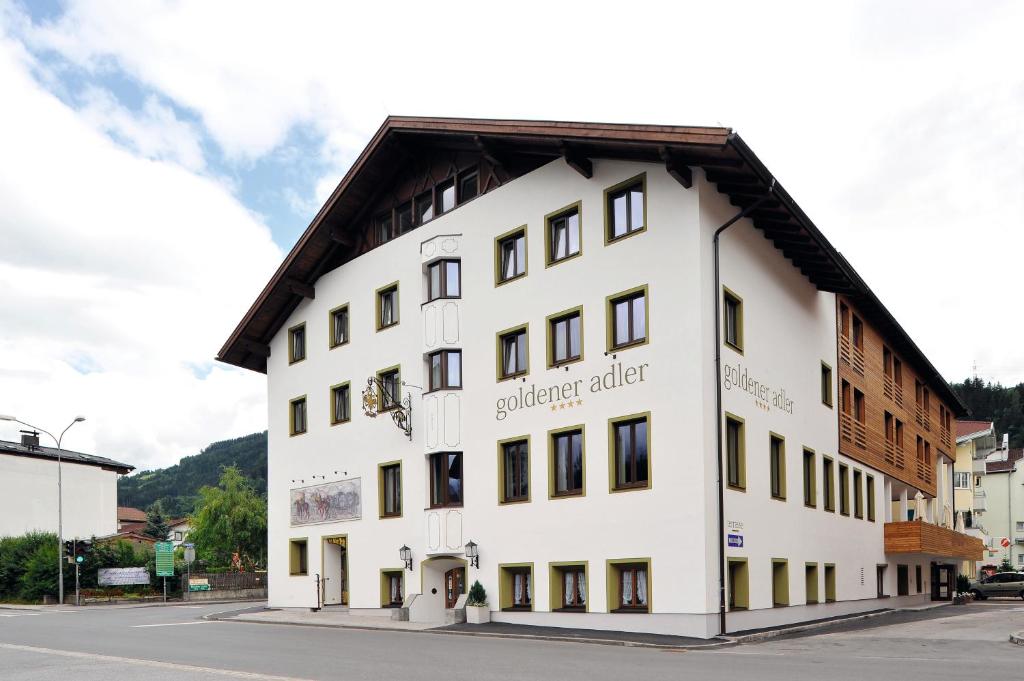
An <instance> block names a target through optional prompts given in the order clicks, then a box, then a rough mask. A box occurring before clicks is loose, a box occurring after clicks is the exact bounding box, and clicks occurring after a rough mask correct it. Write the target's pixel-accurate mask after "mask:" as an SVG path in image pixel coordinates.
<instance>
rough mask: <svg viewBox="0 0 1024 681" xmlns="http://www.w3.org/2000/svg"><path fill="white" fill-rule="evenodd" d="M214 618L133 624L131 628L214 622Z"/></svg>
mask: <svg viewBox="0 0 1024 681" xmlns="http://www.w3.org/2000/svg"><path fill="white" fill-rule="evenodd" d="M214 623H215V622H214V620H198V621H196V622H164V623H163V624H133V625H132V629H142V628H143V627H181V626H184V625H186V624H214Z"/></svg>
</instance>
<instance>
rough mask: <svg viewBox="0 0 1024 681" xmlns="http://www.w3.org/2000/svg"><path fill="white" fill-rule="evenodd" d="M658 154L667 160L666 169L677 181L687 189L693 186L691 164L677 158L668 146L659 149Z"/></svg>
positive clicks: (663, 159)
mask: <svg viewBox="0 0 1024 681" xmlns="http://www.w3.org/2000/svg"><path fill="white" fill-rule="evenodd" d="M658 155H659V156H661V160H662V161H664V162H665V170H666V171H667V172H668V174H669V175H671V176H672V178H673V179H674V180H675V181H676V182H678V183H679V184H681V185H683V186H684V187H686V188H687V189H689V188H690V187H692V186H693V171H691V170H690V166H688V165H686V164H685V163H681V162H680V161H679V159H677V158H675V157H674V156H673V155H672V152H671V151H669V149H668V147H662V148H661V149H659V150H658Z"/></svg>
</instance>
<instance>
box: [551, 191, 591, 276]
mask: <svg viewBox="0 0 1024 681" xmlns="http://www.w3.org/2000/svg"><path fill="white" fill-rule="evenodd" d="M544 226H545V235H544V236H545V239H544V254H545V262H546V263H547V265H548V266H549V267H550V266H551V265H557V264H558V263H561V262H565V261H566V260H570V259H572V258H575V257H577V256H579V255H582V254H583V203H582V202H580V201H577V202H576V203H573V204H570V205H568V206H565V207H564V208H559V209H558V210H557V211H555V212H554V213H548V214H547V215H545V216H544Z"/></svg>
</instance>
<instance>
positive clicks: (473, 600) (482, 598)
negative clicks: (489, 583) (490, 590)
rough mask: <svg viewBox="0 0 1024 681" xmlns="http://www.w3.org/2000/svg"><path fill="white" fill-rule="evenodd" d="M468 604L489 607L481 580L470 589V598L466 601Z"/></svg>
mask: <svg viewBox="0 0 1024 681" xmlns="http://www.w3.org/2000/svg"><path fill="white" fill-rule="evenodd" d="M466 602H467V604H468V605H487V592H486V591H485V590H484V585H483V584H481V583H480V580H479V579H478V580H476V581H475V582H473V586H471V587H469V598H468V599H466Z"/></svg>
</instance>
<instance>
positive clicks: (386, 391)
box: [377, 369, 402, 411]
mask: <svg viewBox="0 0 1024 681" xmlns="http://www.w3.org/2000/svg"><path fill="white" fill-rule="evenodd" d="M377 378H379V379H380V383H381V387H382V388H383V389H382V390H381V394H380V404H379V405H378V407H377V408H378V409H380V410H382V411H387V410H389V409H394V408H395V407H397V406H398V404H399V402H400V401H401V389H402V379H401V378H400V376H399V371H398V369H393V370H391V371H384V372H382V373H379V374H377Z"/></svg>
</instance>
